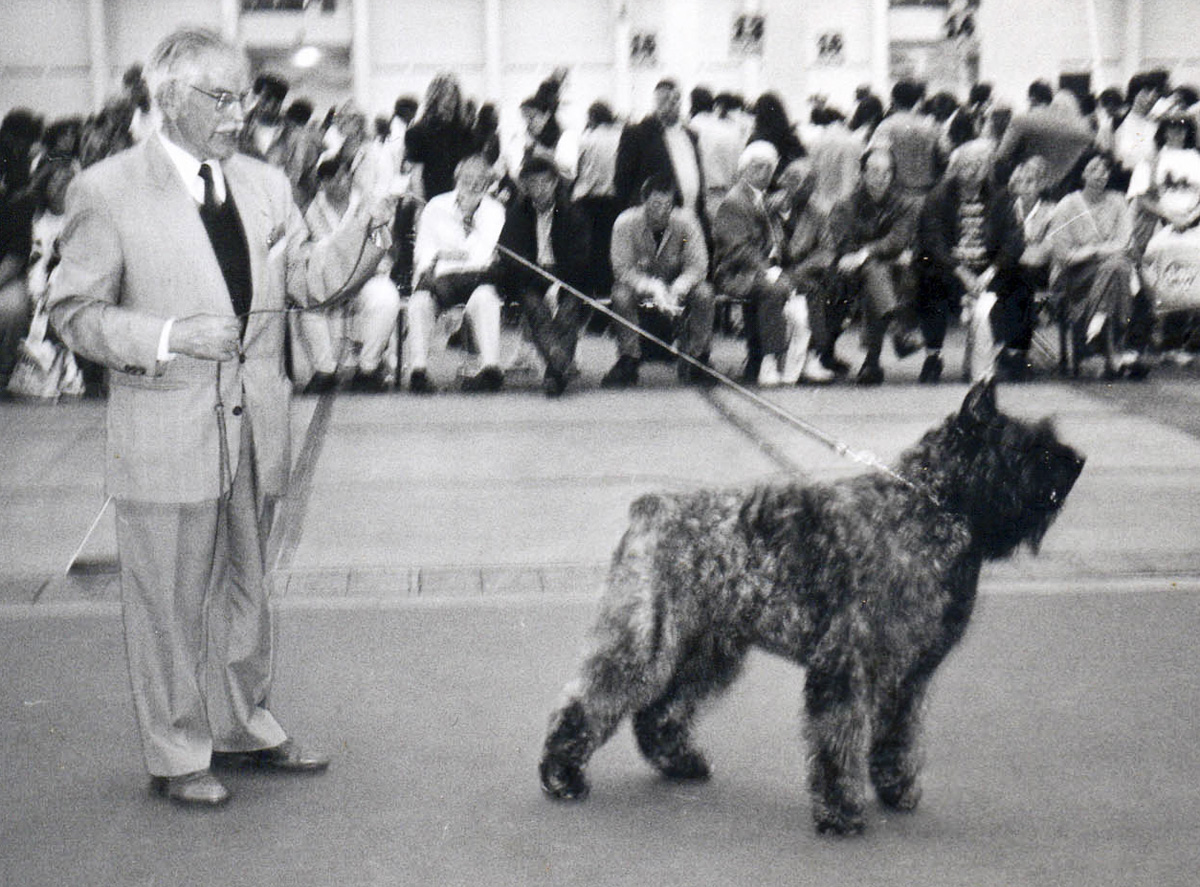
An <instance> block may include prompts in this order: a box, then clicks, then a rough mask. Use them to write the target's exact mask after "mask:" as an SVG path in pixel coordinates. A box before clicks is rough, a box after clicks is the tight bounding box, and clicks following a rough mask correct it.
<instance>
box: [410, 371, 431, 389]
mask: <svg viewBox="0 0 1200 887" xmlns="http://www.w3.org/2000/svg"><path fill="white" fill-rule="evenodd" d="M408 390H409V391H411V392H412V393H413V394H433V393H434V392H435V391H437V386H436V385H434V384H433V381H432V380H431V379H430V378H429V372H428V371H427V370H424V369H419V370H413V371H412V372H411V373H410V374H409V376H408Z"/></svg>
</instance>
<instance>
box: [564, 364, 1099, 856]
mask: <svg viewBox="0 0 1200 887" xmlns="http://www.w3.org/2000/svg"><path fill="white" fill-rule="evenodd" d="M1083 463H1084V459H1083V457H1082V456H1081V455H1080V454H1079V453H1077V452H1076V451H1075V450H1073V449H1071V448H1070V447H1069V446H1067V445H1066V444H1064V443H1061V442H1060V441H1059V440H1058V438H1057V437H1056V435H1055V433H1054V431H1053V429H1052V428H1051V426H1050V423H1049V422H1048V421H1043V422H1041V423H1038V424H1027V423H1025V422H1022V421H1020V420H1017V419H1014V418H1011V417H1009V416H1006V415H1004V414H1002V413H1000V412H998V411H997V409H996V400H995V388H994V384H993V383H992V382H991V381H987V382H981V383H979V384H978V385H976V386H975V387H974V388H972V389H971V391H970V392H969V393H968V395H967V397H966V400H965V401H964V403H963V406H962V409H961V410H960V411H959V412H958V413H957V414H955V415H952V416H950V417H949V418H947V419H946V421H945V422H943V423H942V424H941V425H940V426H939V427H937V428H935V429H933V430H932V431H929V432H927V433H926V434H925V436H924V437H923V438H922V439H921V440H920V442H918V443H917V444H916V446H914V447H912V448H911V449H909V450H908V451H907V452H905V453H904V454H903V455H902V456H901V458H900V460H899V463H898V464H897V465H896V475H897V477H893V476H889V475H887V474H885V473H869V474H863V475H859V476H856V477H852V478H848V479H846V480H840V481H836V482H834V483H796V484H791V485H786V486H762V487H758V488H756V489H754V490H752V491H750V492H746V491H726V492H712V491H705V492H698V493H688V494H679V495H665V494H664V495H649V496H644V497H642V498H640V499H638V500H637V501H636V502H634V504H633V506H632V508H631V509H630V526H629V529H628V530H627V531H626V532H625V535H624V537H623V538H622V539H621V543H620V545H619V546H618V548H617V551H616V553H615V554H614V556H613V562H612V567H611V569H610V572H609V577H608V583H607V588H606V591H605V594H604V597H603V601H602V604H601V612H600V615H599V618H598V620H597V622H596V624H595V626H594V628H593V632H592V634H593V638H592V647H591V652H590V653H589V655H588V656H587V657H586V658H585V660H584V662H583V665H582V668H581V671H580V675H579V677H578V678H577V679H576V680H575V681H573V682H572V683H570V684H568V685H567V687H566V689H565V691H564V693H565V699H564V701H563V703H562V705H561V706H560V707H559V708H558V709H557V710H556V711H555V713H554V714H553V716H552V718H551V722H550V729H549V733H548V735H547V737H546V744H545V748H544V751H543V755H542V761H541V780H542V786H543V788H544V789H545V790H546V792H547V793H548V794H550V795H551V796H553V797H555V798H563V799H568V798H582V797H584V796H585V795H586V794H587V791H588V784H587V781H586V780H585V778H584V774H583V770H584V767H585V765H586V764H587V761H588V759H589V758H590V757H591V755H592V754H593V752H595V751H596V749H597V748H598V747H599V746H600V745H601V744H602V743H604V742H605V740H607V739H608V738H609V737H610V736H611V735H612V733H613V731H614V730H615V729H616V727H617V725H618V724H619V723H620V721H621V719H622V718H623V717H624V716H625V715H626V714H632V717H633V729H634V733H635V735H636V736H637V741H638V746H639V747H640V749H641V751H642V754H643V755H645V757H646V758H647V759H648V760H649V761H650V763H651V764H653V765H654V766H655V767H656V768H657V769H658V770H659V771H660V772H661V773H662V774H663V775H665V776H667V777H669V778H672V779H705V778H707V777H708V775H709V768H708V764H707V762H706V761H705V759H704V756H703V755H702V754H701V753H700V752H699V751H698V750H697V749H695V748H694V747H693V745H692V743H691V739H690V732H691V724H692V720H693V717H694V715H695V713H696V709H697V706H698V705H699V703H700V702H701V701H702V700H704V699H705V698H706V697H709V696H711V695H713V694H714V693H716V692H718V691H720V690H722V689H724V688H726V687H728V686H729V685H730V684H731V683H732V682H733V680H734V678H735V677H736V676H737V674H738V672H739V669H740V667H741V665H742V662H743V660H744V658H745V656H746V653H747V652H748V651H749V649H750V648H751V647H759V648H761V649H764V650H767V651H769V652H771V653H776V654H779V655H781V656H786V657H787V658H789V659H792V660H794V661H795V662H797V663H799V664H800V665H803V666H804V667H805V669H806V670H807V674H806V680H805V709H806V712H807V737H808V741H809V743H810V746H811V748H810V773H809V782H810V788H811V793H812V805H813V817H814V819H815V822H816V827H817V830H818V831H820V832H832V833H835V834H847V833H854V832H859V831H861V830H862V828H863V824H864V823H863V814H864V808H865V804H866V783H867V778H868V776H869V778H870V781H871V783H872V784H873V785H874V787H875V792H876V794H877V795H878V797H879V800H880V801H881V802H882V803H883V804H885V805H886V806H888V807H891V808H894V809H898V810H911V809H913V808H914V807H916V805H917V802H918V800H919V799H920V794H921V792H920V787H919V786H918V783H917V779H918V775H919V771H920V763H921V762H920V755H919V752H918V742H917V740H918V734H919V731H920V709H921V704H922V700H923V698H924V695H925V690H926V687H927V686H928V684H929V681H930V679H931V678H932V676H933V673H934V671H935V669H936V668H937V667H938V665H939V664H940V663H941V662H942V660H943V659H944V658H945V656H946V654H947V653H948V652H949V651H950V648H951V647H953V646H954V644H955V643H956V642H957V641H958V639H959V638H960V637H961V636H962V634H963V631H964V630H965V629H966V626H967V621H968V619H969V618H970V615H971V611H972V608H973V606H974V603H975V595H976V589H977V586H978V582H979V571H980V567H981V566H982V565H983V562H984V561H985V560H992V559H997V558H1003V557H1007V556H1008V555H1010V554H1012V553H1013V551H1014V550H1015V549H1016V548H1017V547H1018V546H1020V545H1021V544H1025V545H1027V546H1029V547H1030V548H1031V549H1033V550H1035V551H1036V550H1037V548H1038V545H1039V543H1040V542H1041V539H1042V537H1043V535H1044V534H1045V533H1046V530H1047V529H1048V528H1049V526H1050V524H1051V523H1052V522H1053V521H1054V519H1055V517H1056V516H1057V515H1058V512H1059V510H1060V509H1061V508H1062V505H1063V502H1064V501H1065V500H1066V497H1067V494H1068V493H1069V492H1070V490H1071V487H1072V485H1073V484H1074V483H1075V480H1076V478H1077V477H1078V476H1079V472H1080V471H1081V470H1082V468H1083Z"/></svg>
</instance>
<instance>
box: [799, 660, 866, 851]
mask: <svg viewBox="0 0 1200 887" xmlns="http://www.w3.org/2000/svg"><path fill="white" fill-rule="evenodd" d="M823 646H825V649H824V650H819V651H817V653H815V654H814V655H813V656H812V657H811V658H810V659H809V661H808V662H807V675H806V677H805V685H804V703H805V713H806V715H807V724H806V732H807V735H808V740H809V790H810V793H811V797H812V813H813V821H814V823H815V825H816V828H817V831H818V832H820V833H822V834H824V833H830V834H834V835H848V834H857V833H858V832H861V831H862V830H863V828H864V825H865V823H864V818H863V817H864V810H865V807H866V798H865V795H866V777H867V774H866V769H867V767H866V759H867V736H868V730H869V708H868V705H869V703H868V692H867V686H866V675H865V670H864V669H863V666H862V662H861V661H860V660H859V658H858V657H857V656H856V655H854V651H853V649H852V648H850V647H848V645H847V644H845V643H842V644H837V643H831V644H827V645H823Z"/></svg>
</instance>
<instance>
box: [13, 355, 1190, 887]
mask: <svg viewBox="0 0 1200 887" xmlns="http://www.w3.org/2000/svg"><path fill="white" fill-rule="evenodd" d="M738 354H739V351H738V345H737V343H731V342H721V343H719V347H718V350H717V351H716V352H715V354H714V359H715V362H716V364H717V366H718V368H720V369H722V370H723V371H727V372H732V371H733V370H734V369H735V367H736V362H737V356H738ZM612 358H613V347H612V342H611V341H610V340H608V339H604V338H600V337H595V336H588V337H585V339H584V340H583V342H582V343H581V350H580V367H581V370H582V375H581V377H580V378H579V379H578V380H576V381H575V382H573V383H572V388H571V389H570V390H569V391H568V393H567V395H565V396H564V397H563V398H561V399H558V400H547V399H545V398H544V397H542V395H541V393H540V391H539V390H538V387H537V379H536V378H533V379H527V380H524V381H521V380H518V379H514V380H513V381H512V384H510V385H509V386H508V388H507V389H506V390H505V391H504V392H502V393H500V394H496V395H466V394H460V393H457V392H454V391H452V390H450V386H449V382H450V381H451V379H452V377H453V373H454V367H453V364H452V363H451V362H450V358H442V360H444V361H446V362H445V363H442V364H439V365H436V366H435V367H434V369H435V371H436V375H437V376H438V380H439V381H441V382H444V383H446V386H445V387H446V389H447V390H445V391H444V392H443V393H439V394H437V395H435V396H432V397H420V398H419V397H415V396H412V395H410V394H408V393H407V392H396V393H392V394H387V395H367V394H351V393H345V392H341V393H330V394H325V395H322V396H320V397H305V398H297V399H296V401H295V402H294V407H293V421H294V428H295V438H294V442H293V447H294V450H293V452H294V459H295V470H294V473H293V484H292V489H291V492H290V493H289V497H288V499H287V500H285V501H284V502H283V503H282V507H281V509H280V511H279V514H278V517H277V520H276V525H275V530H274V533H273V536H272V540H271V546H270V567H271V571H272V572H271V579H270V581H271V584H272V593H273V596H274V600H275V601H276V610H277V620H276V630H277V635H278V643H277V648H276V650H277V656H276V658H277V668H276V674H277V677H276V682H275V688H274V692H273V695H272V700H271V706H272V709H273V710H274V711H275V712H276V713H277V714H278V715H279V716H280V718H281V720H282V722H283V723H284V725H285V727H287V729H288V730H289V732H290V733H292V734H293V735H295V736H296V737H298V738H299V739H300V740H301V741H302V742H303V743H304V744H305V745H306V746H310V747H313V748H316V749H319V750H324V751H328V752H329V753H331V754H332V755H333V758H334V762H333V765H332V767H331V768H330V770H329V772H328V773H326V774H325V775H323V776H318V777H286V778H281V777H279V776H267V775H258V774H253V773H231V774H229V775H228V776H227V777H223V778H225V779H226V781H227V784H228V785H229V787H230V788H231V790H232V791H233V794H234V797H233V800H232V801H231V803H230V804H229V805H228V806H226V807H225V808H223V809H221V810H217V811H205V812H197V811H192V810H185V809H179V808H177V807H174V806H171V805H169V804H167V803H165V802H164V801H162V799H160V798H155V797H153V796H151V794H150V793H149V791H148V790H147V779H146V776H145V774H144V772H143V769H142V761H141V754H140V749H139V747H138V739H137V733H136V729H135V725H134V718H133V710H132V705H131V704H130V699H129V690H128V675H127V670H126V665H125V657H124V647H123V640H122V631H121V618H120V604H119V594H118V589H117V579H116V573H115V564H116V546H115V541H114V531H113V524H112V512H111V508H107V509H102V506H103V505H104V498H105V497H104V492H103V480H102V477H101V473H100V472H101V462H102V458H101V455H102V453H103V440H104V406H103V404H102V403H100V402H96V401H83V402H75V403H70V404H68V403H62V404H59V405H57V406H53V407H51V406H32V405H28V404H22V403H14V402H5V403H0V414H2V416H3V420H2V422H0V486H2V495H3V501H4V502H5V505H6V508H5V509H4V513H3V515H0V539H3V540H4V559H3V566H2V567H0V674H3V676H4V677H3V680H2V681H0V704H2V705H3V719H2V721H0V749H2V751H3V759H4V766H3V768H2V769H0V773H2V774H3V779H2V780H0V811H2V812H0V885H3V887H42V885H47V887H49V885H61V884H63V883H72V882H81V883H86V884H95V885H147V887H148V885H181V884H190V885H214V887H216V885H221V887H230V885H255V887H261V885H277V884H278V885H287V887H306V885H313V887H332V885H356V887H357V885H422V887H426V885H428V887H442V885H505V887H507V885H512V887H523V885H589V887H591V885H644V884H653V885H661V887H674V885H699V884H704V885H731V887H740V885H748V884H754V885H776V884H778V885H784V884H786V885H822V887H825V885H862V884H871V885H914V884H918V885H922V887H942V885H945V887H985V885H996V887H1018V885H1031V887H1032V885H1039V887H1040V885H1054V887H1059V885H1081V887H1082V885H1087V887H1095V885H1105V887H1107V885H1130V887H1134V885H1137V887H1142V885H1147V887H1173V885H1181V887H1182V885H1191V884H1195V883H1196V879H1197V875H1196V872H1197V871H1200V842H1197V841H1196V837H1195V827H1196V824H1197V823H1200V715H1198V714H1197V710H1198V702H1200V645H1197V643H1196V638H1197V637H1200V545H1198V543H1197V540H1198V539H1200V532H1198V531H1200V409H1198V407H1200V385H1198V381H1200V378H1198V376H1197V374H1196V373H1195V371H1194V370H1190V369H1188V370H1178V369H1176V370H1168V369H1166V368H1164V369H1163V371H1162V372H1157V373H1155V374H1153V375H1152V376H1151V377H1150V379H1149V380H1148V381H1146V382H1142V383H1129V382H1126V383H1111V384H1110V383H1102V382H1099V381H1088V380H1063V379H1060V378H1057V377H1053V376H1047V377H1043V378H1041V379H1040V380H1039V381H1035V382H1032V383H1028V384H1022V385H1004V386H1001V388H1000V391H999V401H1000V406H1001V408H1002V409H1004V410H1005V411H1007V412H1010V413H1012V414H1014V415H1017V416H1021V417H1024V418H1037V417H1042V416H1049V417H1051V418H1052V419H1053V420H1054V422H1055V424H1056V427H1057V429H1058V431H1059V434H1060V436H1061V437H1062V438H1063V439H1064V440H1065V441H1066V442H1068V443H1070V444H1071V445H1072V446H1074V447H1076V448H1077V449H1079V450H1080V451H1082V452H1083V453H1084V454H1086V455H1087V457H1088V462H1087V466H1086V467H1085V469H1084V471H1083V474H1082V476H1081V477H1080V479H1079V481H1078V483H1077V484H1076V486H1075V489H1074V490H1073V492H1072V493H1071V496H1070V498H1069V499H1068V502H1067V505H1066V507H1065V508H1064V510H1063V512H1062V514H1061V515H1060V517H1059V519H1058V522H1057V523H1056V524H1055V525H1054V526H1053V527H1052V528H1051V529H1050V532H1049V533H1048V534H1047V536H1046V539H1045V541H1044V543H1043V546H1042V550H1041V552H1040V554H1039V555H1038V556H1036V557H1035V556H1033V555H1031V554H1027V553H1022V554H1019V555H1017V556H1016V557H1014V558H1013V559H1012V560H1010V561H1008V562H1005V563H1002V564H999V565H995V566H993V567H989V568H986V569H985V572H984V575H983V578H982V580H981V584H980V588H981V593H980V599H979V602H978V605H977V608H976V612H975V615H974V617H973V620H972V622H971V624H970V626H969V628H968V630H967V633H966V636H965V638H964V639H963V641H962V642H961V643H960V644H959V646H958V647H957V648H956V649H955V650H954V652H953V653H952V654H951V655H950V657H949V659H948V660H947V662H946V663H945V665H944V666H943V667H942V668H941V669H940V670H939V672H938V673H937V675H936V677H935V679H934V683H933V686H932V689H931V692H930V699H929V709H928V716H927V719H926V725H927V729H926V736H925V742H924V748H925V752H926V757H927V764H926V767H925V771H924V778H923V785H924V796H923V799H922V801H921V805H920V807H919V808H918V809H917V810H916V811H915V812H913V813H908V814H896V813H892V812H889V811H886V810H884V809H883V808H881V807H880V806H879V805H878V804H876V803H874V802H872V803H871V804H870V805H869V806H868V811H867V830H866V832H865V834H863V835H862V836H860V837H857V838H850V839H832V838H824V837H818V836H817V835H816V834H815V833H814V831H813V828H812V821H811V814H810V807H809V801H808V797H807V789H806V784H805V782H806V780H805V775H804V773H805V751H804V747H803V745H802V741H801V710H802V705H803V701H802V689H803V680H804V673H803V671H802V670H800V669H798V668H796V667H794V666H791V665H789V664H787V663H785V662H783V661H781V660H778V659H774V658H771V657H768V656H766V655H754V656H752V657H751V660H750V662H749V665H748V668H747V670H746V673H745V675H744V676H743V677H742V679H741V680H740V681H738V682H737V683H736V684H735V685H734V686H733V687H732V689H731V690H730V691H729V692H728V693H727V694H725V695H724V696H723V697H722V698H720V699H719V700H716V701H715V702H714V703H713V704H712V705H711V706H710V707H709V708H708V709H706V710H705V713H704V714H703V715H702V717H701V719H700V721H699V728H698V732H699V736H698V738H699V743H700V744H701V745H702V747H703V748H704V749H705V751H706V752H707V754H708V757H709V760H710V761H711V762H712V765H713V771H714V774H713V778H712V779H711V781H709V782H707V783H704V784H698V785H697V784H675V783H670V782H665V781H663V780H662V779H660V778H659V777H658V776H657V775H656V774H655V772H654V771H653V770H651V768H650V767H649V766H648V765H647V764H645V762H644V761H643V760H642V759H641V758H640V756H639V755H638V753H637V751H636V748H635V744H634V741H633V738H632V736H631V735H630V731H629V729H628V727H623V728H622V729H621V730H620V731H619V732H618V734H617V736H615V737H614V738H613V740H612V741H611V742H609V743H608V744H607V745H606V746H604V747H603V748H602V749H601V750H600V752H599V753H598V754H597V755H596V757H595V758H594V759H593V761H592V764H591V766H590V767H589V770H588V773H589V777H590V779H591V782H592V793H591V796H590V797H589V798H588V800H586V801H585V802H582V803H574V804H572V803H556V802H553V801H550V800H548V799H547V798H545V797H544V796H543V795H542V793H541V791H540V788H539V784H538V778H537V761H538V757H539V753H540V750H541V743H542V739H543V736H544V731H545V728H546V722H547V717H548V715H549V712H550V711H551V709H552V708H553V706H554V704H555V701H556V699H557V698H558V694H559V691H560V689H561V688H562V685H563V683H564V682H565V681H566V680H567V679H568V678H569V677H570V676H571V675H572V673H573V670H574V668H575V665H576V662H577V658H578V655H579V652H580V649H581V645H582V642H583V640H584V635H585V632H586V629H587V627H588V625H589V623H590V621H591V618H592V615H593V612H594V609H595V604H596V600H597V597H598V594H599V589H600V584H601V582H602V579H603V574H604V568H605V564H606V562H607V560H608V558H609V557H610V555H611V552H612V549H613V546H614V545H615V543H616V541H617V539H618V538H619V536H620V533H621V531H622V529H623V527H624V524H625V520H626V513H627V508H628V505H629V503H630V501H632V500H633V499H634V498H635V497H636V496H638V495H639V494H641V493H645V492H649V491H652V490H664V489H665V490H679V489H691V488H696V487H699V486H714V485H717V486H728V485H738V484H748V483H753V482H757V481H769V480H785V479H790V478H795V477H801V478H812V479H819V480H824V479H831V478H835V477H840V476H844V475H847V474H851V473H854V472H857V471H861V470H865V469H864V468H863V467H862V466H861V465H857V464H855V463H854V462H852V461H850V460H847V459H846V458H843V457H841V456H839V455H837V454H836V453H835V452H833V451H832V450H831V449H830V448H828V447H827V446H825V445H824V444H821V443H819V442H817V441H815V440H813V439H812V438H810V437H807V436H804V435H802V434H800V433H799V432H797V431H796V430H795V429H794V428H792V427H790V426H789V425H787V424H785V423H783V422H780V421H779V420H778V419H777V418H776V417H774V416H772V415H770V414H768V413H766V412H765V411H763V410H762V409H760V408H759V407H757V406H755V405H754V404H752V403H750V402H748V401H747V400H745V399H744V398H742V397H741V396H739V395H738V394H737V393H736V392H733V391H730V390H727V389H723V388H718V389H715V390H711V391H705V390H702V389H697V388H685V387H682V386H680V385H678V384H677V383H676V382H675V381H674V372H673V368H671V367H670V366H667V365H649V366H647V367H646V368H645V369H644V372H643V384H642V385H640V386H639V387H638V388H636V389H633V390H629V391H607V390H601V389H600V388H599V386H598V380H599V377H600V376H601V375H602V374H603V372H604V370H605V369H607V367H608V365H609V363H611V361H612ZM914 363H915V365H914ZM919 365H920V360H919V358H910V359H909V360H908V361H906V362H904V363H899V362H895V363H889V364H885V371H886V372H887V373H888V381H887V382H885V384H884V385H883V386H882V387H879V388H872V389H861V388H856V387H854V386H853V385H850V384H844V383H842V384H837V385H833V386H828V387H822V388H817V387H798V388H791V389H786V390H784V389H774V390H770V391H765V392H760V394H762V396H764V397H765V398H767V399H769V400H770V401H772V402H773V403H775V404H777V405H778V406H779V407H781V408H782V409H784V410H787V411H789V412H791V413H794V414H795V415H797V416H800V417H801V418H803V419H804V420H805V421H807V422H811V423H813V424H814V425H816V426H818V427H819V428H821V429H822V430H823V431H824V432H826V433H828V434H829V435H831V436H832V437H833V438H834V439H836V440H838V441H842V442H844V443H846V444H847V445H848V446H849V447H850V448H851V449H853V450H855V451H869V452H871V453H874V454H876V455H878V456H879V457H880V458H882V459H884V460H885V461H890V460H891V459H893V458H894V457H895V456H896V455H897V454H898V453H899V452H900V451H901V450H902V449H903V448H904V447H905V446H907V445H908V444H909V443H911V442H913V441H915V440H916V439H917V437H918V436H919V435H920V434H921V433H922V432H923V431H924V430H925V429H927V428H928V427H930V426H931V425H933V424H935V423H937V422H939V421H940V420H941V419H942V418H943V417H945V416H946V415H947V414H948V413H950V412H951V411H953V410H955V409H957V408H958V406H959V404H960V403H961V401H962V398H963V395H964V394H965V392H966V390H967V388H966V385H964V384H962V383H959V382H954V381H944V382H943V383H942V384H940V385H936V386H922V385H917V384H915V375H916V370H917V369H919ZM951 367H955V368H957V364H956V363H955V360H954V358H953V356H948V359H947V379H949V377H950V375H951V374H950V372H949V370H950V368H951ZM98 514H99V518H98V519H97V515H98ZM93 525H94V526H93ZM89 529H91V530H92V531H91V532H90V534H89ZM85 537H86V542H85ZM68 564H71V568H70V569H69V570H68Z"/></svg>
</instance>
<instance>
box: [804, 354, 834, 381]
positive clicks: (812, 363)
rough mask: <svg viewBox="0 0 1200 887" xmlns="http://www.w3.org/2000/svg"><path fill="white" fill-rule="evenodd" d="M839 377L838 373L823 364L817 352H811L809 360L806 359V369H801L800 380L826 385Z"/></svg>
mask: <svg viewBox="0 0 1200 887" xmlns="http://www.w3.org/2000/svg"><path fill="white" fill-rule="evenodd" d="M836 378H837V374H836V373H835V372H834V371H833V370H827V369H825V367H824V366H822V365H821V361H820V360H818V359H817V356H816V355H815V354H810V355H809V356H808V360H806V361H804V369H802V370H801V371H800V380H799V381H800V382H811V383H813V384H816V385H824V384H826V383H828V382H832V381H833V380H834V379H836Z"/></svg>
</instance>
